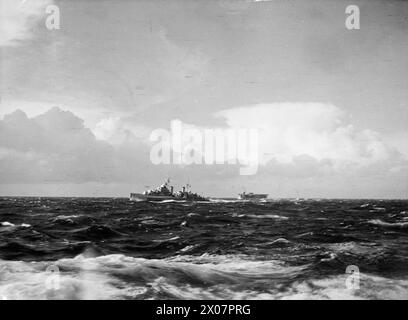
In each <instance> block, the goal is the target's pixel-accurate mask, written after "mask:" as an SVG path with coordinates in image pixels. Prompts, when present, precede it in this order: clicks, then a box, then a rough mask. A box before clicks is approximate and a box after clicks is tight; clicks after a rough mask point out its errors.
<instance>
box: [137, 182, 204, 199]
mask: <svg viewBox="0 0 408 320" xmlns="http://www.w3.org/2000/svg"><path fill="white" fill-rule="evenodd" d="M189 187H190V185H189V184H187V185H186V186H184V187H183V188H182V190H180V191H177V192H174V187H173V186H172V185H170V180H169V179H167V181H166V182H165V183H163V184H162V185H161V186H160V187H157V188H156V189H153V190H147V191H144V192H143V193H131V194H130V200H131V201H165V200H184V201H209V199H208V198H205V197H202V196H200V195H199V194H197V193H194V192H191V191H189V190H188V188H189Z"/></svg>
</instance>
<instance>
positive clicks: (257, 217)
mask: <svg viewBox="0 0 408 320" xmlns="http://www.w3.org/2000/svg"><path fill="white" fill-rule="evenodd" d="M244 217H248V218H253V219H281V220H288V219H289V217H285V216H280V215H277V214H259V215H255V214H246V215H244Z"/></svg>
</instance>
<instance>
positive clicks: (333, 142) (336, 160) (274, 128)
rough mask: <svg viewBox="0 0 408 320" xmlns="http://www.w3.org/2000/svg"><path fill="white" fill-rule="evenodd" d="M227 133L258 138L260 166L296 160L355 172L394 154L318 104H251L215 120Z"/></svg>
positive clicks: (371, 134) (328, 106)
mask: <svg viewBox="0 0 408 320" xmlns="http://www.w3.org/2000/svg"><path fill="white" fill-rule="evenodd" d="M215 116H217V117H221V118H223V119H224V120H225V122H226V124H227V125H228V127H230V128H240V127H246V128H255V129H258V132H259V140H260V143H259V145H260V153H261V156H262V162H263V163H264V164H266V163H268V162H270V161H276V162H278V163H284V164H285V163H286V164H288V163H292V164H293V163H294V162H296V159H299V157H300V156H307V157H310V158H313V159H315V160H317V161H330V163H332V165H333V166H336V167H342V166H344V165H347V164H354V165H359V166H364V165H370V164H373V163H376V162H381V161H386V160H388V159H391V158H393V157H395V156H397V155H400V154H399V152H398V151H397V150H396V149H395V148H393V147H390V146H389V145H387V144H386V143H385V142H384V141H383V140H382V139H381V137H380V134H379V133H377V132H375V131H372V130H368V129H366V130H357V129H356V128H355V127H354V126H353V125H352V124H350V123H347V121H346V120H347V115H346V114H345V113H344V112H343V111H342V110H341V109H340V108H338V107H336V106H334V105H331V104H323V103H272V104H257V105H253V106H245V107H239V108H232V109H227V110H223V111H219V112H217V113H216V114H215Z"/></svg>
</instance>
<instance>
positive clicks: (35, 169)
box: [0, 103, 408, 197]
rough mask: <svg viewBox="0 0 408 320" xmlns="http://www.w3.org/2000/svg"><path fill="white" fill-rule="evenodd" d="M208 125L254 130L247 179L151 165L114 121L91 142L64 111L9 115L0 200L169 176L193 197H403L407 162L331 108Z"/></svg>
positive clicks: (231, 168)
mask: <svg viewBox="0 0 408 320" xmlns="http://www.w3.org/2000/svg"><path fill="white" fill-rule="evenodd" d="M216 116H217V117H220V118H221V119H223V120H224V121H225V127H223V128H227V129H228V128H237V127H240V128H243V127H244V128H251V127H256V128H258V129H259V130H260V132H261V134H260V142H261V145H260V147H261V152H262V154H265V155H266V156H265V157H264V159H263V162H262V165H261V166H260V168H259V170H258V173H257V174H256V175H254V176H249V177H242V176H239V168H240V167H241V166H240V165H239V164H235V165H211V166H209V165H190V166H183V165H153V164H152V163H151V161H150V156H149V155H150V147H151V145H149V144H147V143H146V141H145V139H144V138H141V137H144V135H145V133H143V134H140V135H139V136H138V132H137V130H136V132H135V133H134V132H132V127H131V125H130V124H128V123H126V122H125V121H123V120H121V119H119V118H107V119H106V120H105V121H102V122H101V123H100V124H99V127H98V128H99V130H100V132H98V131H96V133H97V134H96V135H95V134H94V132H93V131H91V130H90V129H89V128H87V127H86V126H85V124H84V121H83V120H82V119H80V118H78V117H77V116H75V115H74V114H73V113H71V112H69V111H63V110H61V109H59V108H52V109H50V110H48V111H47V112H45V113H43V114H40V115H38V116H34V117H28V116H27V115H26V114H25V113H24V112H22V111H20V110H17V111H15V112H13V113H11V114H8V115H6V116H4V118H3V119H2V120H0V192H2V193H5V192H6V193H9V192H11V191H10V190H16V189H13V187H12V186H13V185H19V186H20V187H19V188H21V190H30V191H27V192H28V193H29V194H38V192H37V193H36V190H37V187H34V186H41V185H48V186H54V185H55V186H62V187H61V189H60V190H65V188H64V187H63V186H67V185H70V186H71V187H70V188H73V187H72V186H73V185H75V184H78V185H82V187H81V188H82V189H80V190H85V189H86V188H88V192H87V193H86V194H87V195H95V194H97V195H105V194H106V193H104V190H111V189H112V185H115V186H118V188H119V189H118V190H121V191H120V192H122V193H123V192H125V194H122V193H121V194H122V195H126V192H127V191H126V190H128V189H131V190H139V191H141V190H143V188H144V186H146V185H154V184H155V183H160V181H162V179H165V178H166V177H168V176H170V177H171V178H172V179H173V180H174V181H175V182H176V185H177V183H178V184H181V183H183V182H186V181H188V180H189V179H191V182H192V183H194V189H195V190H197V191H200V192H203V193H204V194H211V195H225V196H227V195H228V196H232V195H234V194H236V193H238V192H239V191H241V189H240V188H241V187H242V186H244V185H245V186H246V187H248V188H251V189H254V191H259V192H269V191H270V188H272V187H273V186H274V185H275V188H276V185H283V187H282V188H286V189H282V190H275V195H281V196H288V195H293V192H294V190H297V191H300V192H301V194H304V195H307V196H322V195H323V196H324V195H328V196H339V195H343V196H346V197H353V196H370V195H374V196H382V195H386V196H390V197H392V196H395V195H400V194H402V193H403V192H405V191H404V190H405V189H406V177H407V174H408V162H407V160H406V158H405V157H404V156H403V155H401V154H400V153H399V151H398V150H397V149H396V148H394V147H392V146H390V145H389V144H388V143H385V142H384V141H382V139H381V137H380V135H379V134H378V133H376V132H374V131H367V130H357V129H355V128H354V127H353V126H352V125H351V124H350V123H347V121H346V120H347V117H346V115H345V114H344V113H343V112H342V111H341V110H340V109H339V108H337V107H335V106H332V105H325V104H296V103H295V104H291V103H288V104H267V105H266V104H264V105H255V106H248V107H240V108H233V109H228V110H224V111H221V112H219V113H217V114H216ZM187 127H188V128H201V127H199V126H195V125H194V124H187ZM134 128H138V126H137V125H134ZM146 130H147V129H146ZM94 131H95V130H94ZM124 133H126V134H124ZM102 138H103V139H104V140H101V139H102ZM30 185H32V186H33V187H32V188H31V189H30V187H29V186H30ZM85 185H88V187H86V186H85ZM125 185H126V187H124V186H125ZM286 185H287V187H285V186H286ZM8 186H10V187H8ZM24 186H27V187H24ZM96 186H98V188H99V189H98V190H95V188H96ZM104 186H106V188H107V189H104V188H105V187H104ZM109 186H110V187H109ZM120 186H122V187H120ZM251 186H252V187H251ZM404 186H405V187H404ZM50 188H51V187H50ZM58 188H60V187H58ZM84 188H85V189H84ZM404 188H405V189H404ZM40 189H41V190H43V189H44V188H42V187H41V188H40ZM40 189H38V190H40ZM68 189H69V188H68ZM1 190H3V191H1ZM44 190H49V188H48V189H47V188H45V189H44ZM124 190H125V191H124ZM297 191H296V192H297ZM13 192H15V191H13ZM22 192H24V191H22ZM47 192H48V193H50V192H51V191H47ZM70 192H71V191H70ZM109 192H110V194H115V193H114V192H113V191H112V190H111V191H109ZM279 192H281V193H279ZM370 192H371V193H370ZM51 193H52V194H59V193H58V192H56V191H55V192H54V191H53V192H51ZM71 193H72V192H71ZM59 195H60V194H59ZM84 195H85V194H84Z"/></svg>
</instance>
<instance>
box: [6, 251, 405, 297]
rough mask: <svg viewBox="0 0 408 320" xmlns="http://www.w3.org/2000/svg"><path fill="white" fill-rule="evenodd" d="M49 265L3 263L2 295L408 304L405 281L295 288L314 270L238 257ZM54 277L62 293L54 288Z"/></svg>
mask: <svg viewBox="0 0 408 320" xmlns="http://www.w3.org/2000/svg"><path fill="white" fill-rule="evenodd" d="M49 266H50V264H49V263H48V262H31V263H27V262H21V261H2V260H0V271H1V278H0V296H2V297H5V298H7V299H407V298H408V281H407V280H405V279H388V278H383V277H378V276H373V275H367V274H360V289H358V290H357V289H356V290H350V289H347V286H346V280H347V275H343V274H342V275H338V276H330V277H325V278H322V279H310V280H303V281H302V280H299V281H295V282H293V283H292V284H290V285H287V283H286V282H285V281H281V280H282V278H283V277H288V276H291V277H293V278H296V277H299V276H300V275H301V274H302V273H303V272H304V271H305V268H306V266H301V267H299V266H298V267H293V266H287V265H285V264H284V263H282V262H279V261H274V260H265V261H262V260H251V259H250V258H249V257H244V256H234V255H230V256H228V255H226V256H222V255H202V256H176V257H172V258H167V259H144V258H134V257H128V256H124V255H118V254H116V255H108V256H100V257H87V256H86V255H79V256H77V257H75V258H72V259H61V260H58V261H56V262H55V266H57V267H58V269H59V270H60V273H59V274H55V273H50V272H47V271H46V270H47V268H49ZM54 268H55V267H54ZM51 277H53V278H52V280H53V281H54V282H52V283H51V284H54V286H53V287H51V288H50V286H49V284H50V278H51ZM56 277H57V278H56ZM56 279H57V280H56ZM56 283H57V285H56V286H55V284H56ZM285 283H286V284H285Z"/></svg>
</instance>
